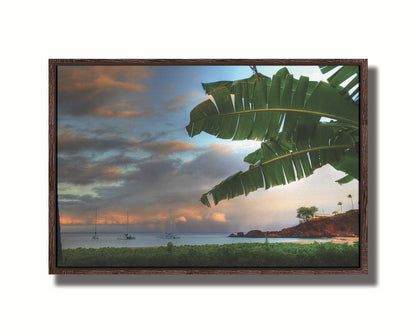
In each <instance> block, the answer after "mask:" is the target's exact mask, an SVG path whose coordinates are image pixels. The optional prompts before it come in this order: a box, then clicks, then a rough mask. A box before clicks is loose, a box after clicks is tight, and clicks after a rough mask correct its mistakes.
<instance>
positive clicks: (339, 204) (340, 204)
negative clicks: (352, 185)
mask: <svg viewBox="0 0 416 333" xmlns="http://www.w3.org/2000/svg"><path fill="white" fill-rule="evenodd" d="M337 205H338V206H340V207H341V209H340V211H341V213H342V202H341V201H339V202H338V203H337Z"/></svg>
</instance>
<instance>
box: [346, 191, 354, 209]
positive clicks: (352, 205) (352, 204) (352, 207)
mask: <svg viewBox="0 0 416 333" xmlns="http://www.w3.org/2000/svg"><path fill="white" fill-rule="evenodd" d="M347 198H350V199H351V209H354V203H353V201H352V195H351V194H348V197H347Z"/></svg>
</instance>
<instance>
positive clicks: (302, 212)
mask: <svg viewBox="0 0 416 333" xmlns="http://www.w3.org/2000/svg"><path fill="white" fill-rule="evenodd" d="M317 211H318V208H316V207H315V206H312V207H299V208H298V210H297V215H296V217H297V218H298V219H300V220H301V222H302V223H304V222H308V221H309V220H311V219H312V217H313V215H314V214H315V213H316V212H317Z"/></svg>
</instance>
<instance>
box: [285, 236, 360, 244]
mask: <svg viewBox="0 0 416 333" xmlns="http://www.w3.org/2000/svg"><path fill="white" fill-rule="evenodd" d="M358 241H359V238H358V237H339V238H336V239H333V240H331V242H332V243H337V244H342V243H348V245H353V244H354V242H358ZM318 242H319V241H318ZM290 243H297V244H312V243H313V241H299V242H290Z"/></svg>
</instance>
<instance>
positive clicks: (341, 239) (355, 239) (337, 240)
mask: <svg viewBox="0 0 416 333" xmlns="http://www.w3.org/2000/svg"><path fill="white" fill-rule="evenodd" d="M288 238H289V237H288ZM294 238H295V237H294ZM321 239H322V242H323V241H324V239H328V238H326V237H321ZM359 240H360V238H359V237H337V238H334V239H331V240H328V241H326V242H328V243H335V244H343V243H348V245H354V243H355V242H358V241H359ZM314 242H318V243H319V242H321V241H320V240H313V241H289V242H281V243H273V244H287V243H292V244H313V243H314ZM247 244H251V243H247ZM175 246H181V245H175ZM195 246H199V245H195ZM159 247H166V246H165V245H161V246H134V247H129V249H132V250H135V249H157V248H159Z"/></svg>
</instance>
